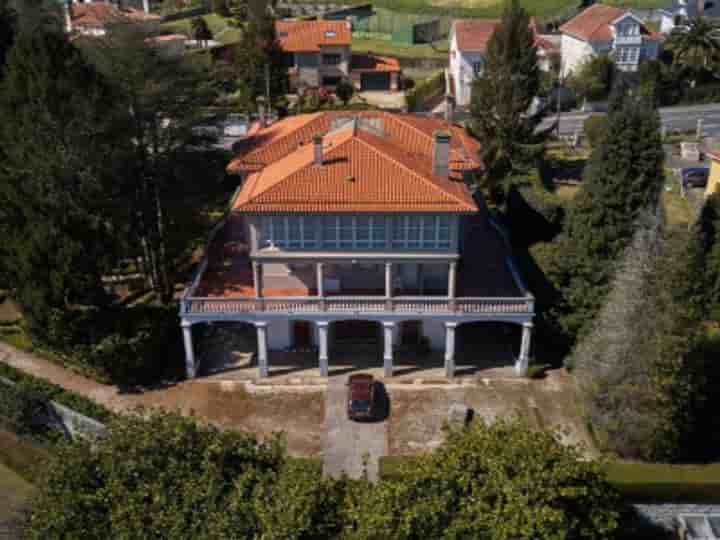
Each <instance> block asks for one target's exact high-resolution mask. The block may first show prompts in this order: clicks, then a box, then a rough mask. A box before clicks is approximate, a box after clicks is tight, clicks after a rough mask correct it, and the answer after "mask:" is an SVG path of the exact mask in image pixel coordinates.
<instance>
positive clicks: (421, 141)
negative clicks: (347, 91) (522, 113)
mask: <svg viewBox="0 0 720 540" xmlns="http://www.w3.org/2000/svg"><path fill="white" fill-rule="evenodd" d="M352 117H357V118H375V119H376V120H377V121H378V122H380V123H382V127H383V130H384V131H385V132H386V133H387V134H388V136H389V137H391V138H392V139H394V140H396V141H397V144H398V145H400V146H403V147H405V148H408V149H412V150H413V151H415V152H416V153H425V154H427V155H430V152H431V150H432V134H433V132H434V131H435V130H438V129H446V128H447V124H446V123H445V122H443V121H442V120H438V119H436V118H426V117H420V116H415V115H411V114H398V113H389V112H384V111H330V112H318V113H312V114H301V115H297V116H289V117H287V118H285V119H283V120H280V121H279V122H276V123H274V124H271V125H270V126H268V127H266V128H263V129H257V130H256V129H253V132H254V136H252V137H249V138H248V139H246V140H245V141H243V142H242V143H241V144H240V145H239V148H237V150H238V154H237V155H236V156H235V158H233V160H232V161H231V162H230V164H229V165H228V167H227V171H228V172H229V173H231V174H240V173H246V174H247V173H251V172H255V171H258V170H260V169H262V168H263V167H265V166H267V165H269V164H270V163H273V162H274V161H277V160H279V159H282V158H283V157H285V156H287V155H288V154H290V152H293V151H294V150H296V149H297V148H298V146H300V145H302V144H308V143H310V142H311V140H312V137H313V135H316V134H325V133H328V131H330V128H331V126H332V122H333V120H334V119H338V118H352ZM451 131H452V134H453V137H452V139H451V140H450V150H451V158H452V159H454V160H455V161H456V162H458V163H460V162H463V163H465V166H464V168H472V169H477V168H480V167H481V163H480V161H479V159H478V157H477V153H478V151H479V150H480V143H479V142H478V141H477V140H476V139H474V138H472V137H470V136H469V135H468V134H467V133H466V132H465V131H464V130H463V129H462V128H460V127H458V126H452V128H451Z"/></svg>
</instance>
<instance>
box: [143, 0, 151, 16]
mask: <svg viewBox="0 0 720 540" xmlns="http://www.w3.org/2000/svg"><path fill="white" fill-rule="evenodd" d="M143 11H144V12H145V13H150V0H143Z"/></svg>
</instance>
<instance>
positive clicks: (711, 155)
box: [705, 150, 720, 161]
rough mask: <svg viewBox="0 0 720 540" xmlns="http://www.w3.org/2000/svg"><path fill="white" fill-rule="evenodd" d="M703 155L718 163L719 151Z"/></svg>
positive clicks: (710, 151)
mask: <svg viewBox="0 0 720 540" xmlns="http://www.w3.org/2000/svg"><path fill="white" fill-rule="evenodd" d="M705 154H706V155H707V156H710V158H711V159H713V160H715V161H720V150H708V151H707V152H705Z"/></svg>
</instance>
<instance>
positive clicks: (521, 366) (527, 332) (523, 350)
mask: <svg viewBox="0 0 720 540" xmlns="http://www.w3.org/2000/svg"><path fill="white" fill-rule="evenodd" d="M532 329H533V323H531V322H526V323H523V330H522V341H521V342H520V356H519V357H518V359H517V360H516V361H515V373H517V374H518V375H521V376H522V375H525V374H526V373H527V370H528V363H529V361H530V340H531V338H532Z"/></svg>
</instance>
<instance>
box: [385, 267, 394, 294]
mask: <svg viewBox="0 0 720 540" xmlns="http://www.w3.org/2000/svg"><path fill="white" fill-rule="evenodd" d="M392 267H393V263H391V262H386V263H385V298H388V299H390V298H392V295H393V286H392Z"/></svg>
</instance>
